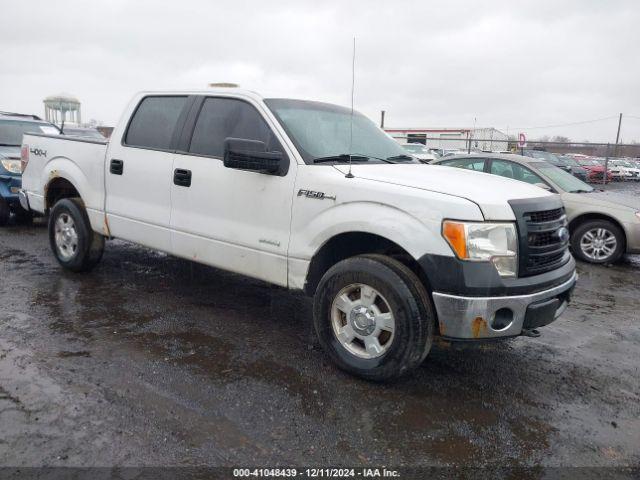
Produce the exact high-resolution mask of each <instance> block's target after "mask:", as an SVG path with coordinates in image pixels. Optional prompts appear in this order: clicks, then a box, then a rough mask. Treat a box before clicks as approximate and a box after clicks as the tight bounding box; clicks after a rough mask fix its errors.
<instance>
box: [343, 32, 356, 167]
mask: <svg viewBox="0 0 640 480" xmlns="http://www.w3.org/2000/svg"><path fill="white" fill-rule="evenodd" d="M355 83H356V37H353V57H352V59H351V123H350V125H349V172H348V173H347V174H346V175H345V177H346V178H353V174H352V173H351V155H352V151H353V90H354V87H355Z"/></svg>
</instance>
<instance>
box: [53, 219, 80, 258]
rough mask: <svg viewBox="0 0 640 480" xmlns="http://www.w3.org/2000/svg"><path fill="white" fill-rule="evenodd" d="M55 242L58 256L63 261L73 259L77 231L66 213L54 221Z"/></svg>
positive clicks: (76, 242)
mask: <svg viewBox="0 0 640 480" xmlns="http://www.w3.org/2000/svg"><path fill="white" fill-rule="evenodd" d="M55 242H56V250H57V251H58V255H59V256H60V258H62V259H63V260H69V259H70V258H73V257H74V256H75V254H76V253H77V251H78V231H77V230H76V224H75V222H74V221H73V218H71V215H69V214H68V213H61V214H60V215H59V216H58V218H57V219H56V224H55Z"/></svg>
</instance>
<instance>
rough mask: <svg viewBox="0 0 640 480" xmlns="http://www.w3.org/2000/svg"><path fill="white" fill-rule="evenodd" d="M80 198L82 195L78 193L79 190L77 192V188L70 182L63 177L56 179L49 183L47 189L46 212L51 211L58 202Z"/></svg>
mask: <svg viewBox="0 0 640 480" xmlns="http://www.w3.org/2000/svg"><path fill="white" fill-rule="evenodd" d="M79 196H80V194H79V193H78V190H76V187H74V186H73V184H72V183H71V182H70V181H69V180H67V179H66V178H61V177H58V178H54V179H53V180H52V181H51V182H49V184H48V185H47V188H46V193H45V208H46V210H49V209H50V208H51V207H53V206H54V205H55V204H56V202H57V201H58V200H61V199H63V198H73V197H79Z"/></svg>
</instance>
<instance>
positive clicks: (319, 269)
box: [304, 232, 431, 295]
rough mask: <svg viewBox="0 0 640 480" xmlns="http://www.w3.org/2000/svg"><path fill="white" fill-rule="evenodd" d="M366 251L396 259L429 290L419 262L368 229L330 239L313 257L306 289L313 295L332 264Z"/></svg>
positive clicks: (306, 291) (398, 246)
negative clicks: (368, 231) (366, 231)
mask: <svg viewBox="0 0 640 480" xmlns="http://www.w3.org/2000/svg"><path fill="white" fill-rule="evenodd" d="M365 253H378V254H382V255H387V256H389V257H392V258H395V259H396V260H398V261H400V262H402V263H403V264H404V265H406V266H407V267H409V269H410V270H411V271H412V272H413V273H415V274H416V275H417V276H418V278H419V279H420V281H421V282H422V284H423V285H424V286H425V288H426V289H427V291H429V292H431V288H430V286H429V282H428V279H427V276H426V274H425V273H424V270H423V269H422V267H421V266H420V264H419V263H418V262H417V261H416V260H415V259H414V258H413V257H412V256H411V255H410V254H409V252H407V251H406V250H405V249H403V248H402V247H401V246H400V245H398V244H397V243H394V242H392V241H391V240H388V239H386V238H384V237H381V236H379V235H375V234H372V233H365V232H348V233H341V234H339V235H336V236H335V237H333V238H331V239H330V240H329V241H327V242H326V243H325V244H324V245H323V246H322V247H320V249H319V250H318V251H317V252H316V254H315V255H314V256H313V258H312V259H311V264H310V265H309V271H308V272H307V279H306V282H305V287H304V291H305V293H307V294H308V295H313V294H314V293H315V291H316V288H317V287H318V284H319V283H320V279H321V278H322V276H323V275H324V274H325V273H326V272H327V270H329V269H330V268H331V267H332V266H333V265H335V264H336V263H338V262H340V261H341V260H344V259H346V258H349V257H354V256H356V255H363V254H365Z"/></svg>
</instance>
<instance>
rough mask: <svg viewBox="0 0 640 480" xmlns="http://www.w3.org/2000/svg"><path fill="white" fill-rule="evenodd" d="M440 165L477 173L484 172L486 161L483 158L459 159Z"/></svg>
mask: <svg viewBox="0 0 640 480" xmlns="http://www.w3.org/2000/svg"><path fill="white" fill-rule="evenodd" d="M440 165H446V166H447V167H458V168H466V169H467V170H475V171H476V172H483V171H484V159H482V158H457V159H456V160H449V161H447V162H442V163H441V164H440Z"/></svg>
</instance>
